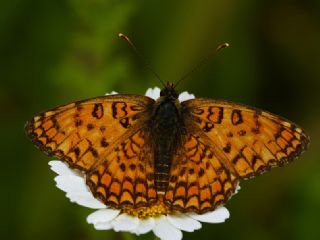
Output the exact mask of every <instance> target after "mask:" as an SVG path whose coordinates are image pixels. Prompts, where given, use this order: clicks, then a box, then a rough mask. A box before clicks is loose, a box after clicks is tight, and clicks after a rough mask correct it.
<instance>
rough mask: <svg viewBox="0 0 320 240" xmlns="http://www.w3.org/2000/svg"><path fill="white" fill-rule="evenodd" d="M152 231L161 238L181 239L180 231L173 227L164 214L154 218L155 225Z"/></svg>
mask: <svg viewBox="0 0 320 240" xmlns="http://www.w3.org/2000/svg"><path fill="white" fill-rule="evenodd" d="M153 232H154V234H155V235H156V236H157V237H159V238H160V239H161V240H181V239H182V232H181V231H180V230H179V229H177V228H175V227H174V226H173V225H172V224H171V223H170V222H169V221H168V220H167V218H166V217H164V216H162V217H160V218H158V219H156V225H155V227H154V228H153Z"/></svg>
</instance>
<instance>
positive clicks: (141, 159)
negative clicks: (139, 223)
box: [86, 129, 157, 209]
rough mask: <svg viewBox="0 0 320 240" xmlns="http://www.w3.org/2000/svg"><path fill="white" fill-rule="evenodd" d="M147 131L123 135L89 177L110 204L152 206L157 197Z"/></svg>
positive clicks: (96, 191)
mask: <svg viewBox="0 0 320 240" xmlns="http://www.w3.org/2000/svg"><path fill="white" fill-rule="evenodd" d="M147 139H148V133H147V132H145V131H143V130H141V129H140V130H137V131H135V132H134V133H133V134H130V136H126V137H122V138H121V141H119V142H118V143H117V144H114V147H113V150H112V151H111V152H110V153H108V154H107V155H106V156H105V157H104V158H103V161H101V163H100V164H99V165H97V166H96V167H94V168H93V169H91V170H90V172H88V174H87V176H86V179H87V181H86V182H87V185H88V186H89V187H90V189H91V191H92V193H93V194H94V196H95V197H96V198H98V199H100V200H101V201H102V202H104V203H105V204H106V205H108V206H112V207H115V208H120V209H123V208H124V207H129V208H130V209H132V208H137V207H142V206H150V205H151V204H153V203H154V202H155V201H156V200H157V194H156V190H155V187H154V186H155V184H154V161H153V159H154V153H153V150H152V149H151V148H150V145H149V144H147V143H148V140H147Z"/></svg>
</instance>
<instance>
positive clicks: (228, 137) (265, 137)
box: [182, 99, 309, 178]
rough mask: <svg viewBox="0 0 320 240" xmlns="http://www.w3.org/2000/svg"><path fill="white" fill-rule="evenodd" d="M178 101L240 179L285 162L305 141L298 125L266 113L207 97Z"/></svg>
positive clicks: (295, 153) (300, 150) (295, 154)
mask: <svg viewBox="0 0 320 240" xmlns="http://www.w3.org/2000/svg"><path fill="white" fill-rule="evenodd" d="M182 104H185V105H186V106H187V107H189V108H190V109H189V111H190V113H191V116H192V117H191V118H192V119H193V120H194V122H195V123H196V125H197V128H198V129H199V128H200V129H201V131H202V132H203V133H204V134H205V135H206V136H207V137H208V139H209V140H210V142H211V145H212V146H213V148H214V151H215V153H216V154H218V155H219V157H220V158H222V159H221V160H224V161H228V162H229V164H231V165H232V167H233V170H234V171H235V174H236V176H238V177H240V178H250V177H253V176H257V175H259V174H261V173H263V172H265V171H267V170H269V169H270V168H271V167H275V166H282V165H285V164H287V163H288V162H290V161H291V160H293V159H294V158H296V157H298V156H299V155H300V154H301V153H302V152H303V151H304V150H305V149H306V147H307V145H308V143H309V137H308V135H307V134H306V133H305V132H304V131H303V130H302V129H301V128H299V127H297V126H296V125H295V124H294V123H292V122H289V121H288V120H286V119H284V118H281V117H279V116H276V115H274V114H271V113H268V112H264V111H261V110H258V109H254V108H251V107H247V106H244V105H240V104H234V103H229V102H225V101H215V100H207V99H194V100H190V101H186V102H184V103H182ZM200 129H199V130H200ZM230 170H231V169H230Z"/></svg>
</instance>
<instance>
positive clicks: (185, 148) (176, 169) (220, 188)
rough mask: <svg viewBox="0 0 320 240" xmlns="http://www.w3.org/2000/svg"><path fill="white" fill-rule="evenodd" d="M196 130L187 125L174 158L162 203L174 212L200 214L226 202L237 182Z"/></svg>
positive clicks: (234, 189)
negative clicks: (180, 145)
mask: <svg viewBox="0 0 320 240" xmlns="http://www.w3.org/2000/svg"><path fill="white" fill-rule="evenodd" d="M195 130H196V129H195V128H193V127H192V126H190V125H189V127H188V135H187V136H186V138H185V140H184V142H183V144H182V147H181V148H179V149H178V150H177V153H176V154H175V155H174V157H173V161H172V166H171V171H170V179H169V184H168V188H167V191H166V193H165V196H164V201H165V203H166V204H167V205H168V206H169V207H171V208H172V209H174V210H178V211H182V212H197V213H199V214H202V213H205V212H207V211H210V210H213V209H215V208H217V207H218V206H219V205H221V204H223V203H225V202H226V201H227V200H228V199H229V198H230V197H231V196H232V195H233V194H234V192H235V191H236V188H237V186H238V179H237V178H236V176H235V175H234V174H233V173H232V171H230V169H229V168H228V166H226V165H224V163H223V162H222V161H221V159H220V158H219V156H218V155H216V154H215V151H214V148H213V147H212V146H210V143H208V142H207V140H206V139H205V138H203V137H202V136H201V135H202V134H201V133H200V132H199V131H195Z"/></svg>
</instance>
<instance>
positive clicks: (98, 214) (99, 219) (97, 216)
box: [87, 208, 120, 224]
mask: <svg viewBox="0 0 320 240" xmlns="http://www.w3.org/2000/svg"><path fill="white" fill-rule="evenodd" d="M119 213H120V210H115V209H110V208H109V209H100V210H97V211H95V212H93V213H91V214H90V215H89V216H88V217H87V222H88V223H92V224H98V223H110V221H111V220H113V219H114V218H116V217H117V216H118V215H119Z"/></svg>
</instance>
